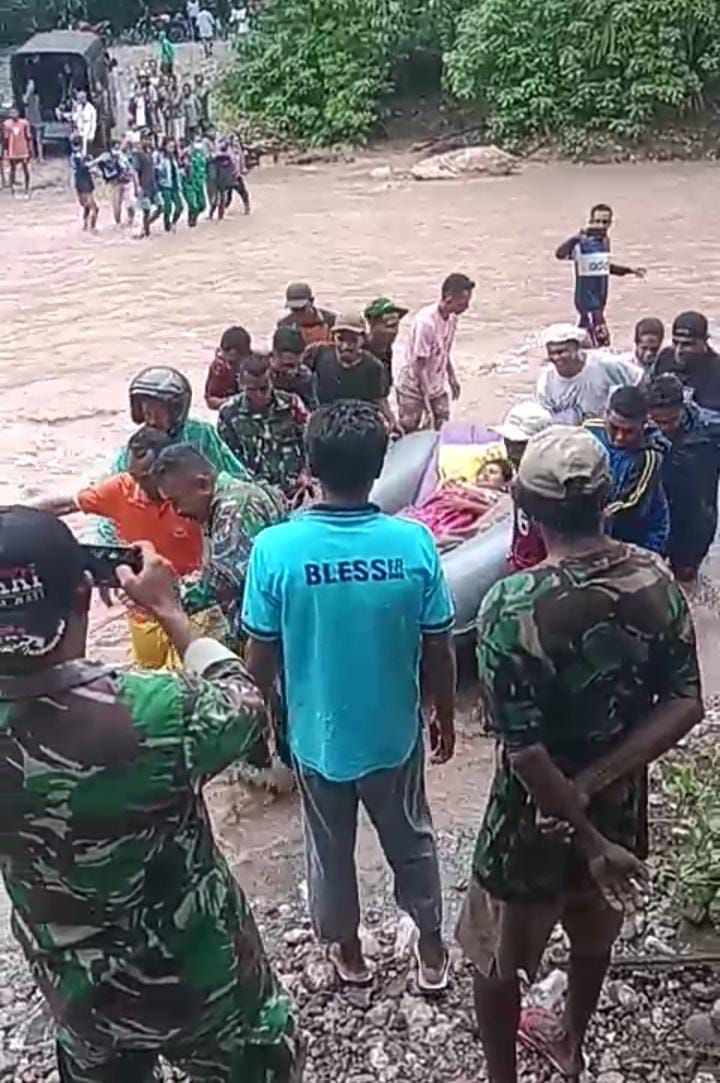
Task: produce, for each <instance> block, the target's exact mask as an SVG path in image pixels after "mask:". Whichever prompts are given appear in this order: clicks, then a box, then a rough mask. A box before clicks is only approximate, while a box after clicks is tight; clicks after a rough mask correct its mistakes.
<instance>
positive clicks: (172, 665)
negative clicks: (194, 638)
mask: <svg viewBox="0 0 720 1083" xmlns="http://www.w3.org/2000/svg"><path fill="white" fill-rule="evenodd" d="M190 623H191V624H192V626H193V628H194V629H195V630H196V631H197V632H199V633H200V635H203V636H211V637H212V638H213V639H220V640H222V641H223V642H225V641H226V640H227V624H226V622H225V618H224V617H223V615H222V613H221V612H220V610H219V609H217V608H214V609H205V610H203V612H202V613H195V614H194V615H193V616H192V617H190ZM129 624H130V650H131V658H132V661H133V663H134V665H136V666H138V668H139V669H180V668H181V666H182V659H181V658H180V656H179V654H178V652H177V651H176V650H175V648H174V647H173V645H172V643H171V642H170V640H169V638H168V636H167V633H166V632H165V631H164V630H163V628H161V626H160V625H159V624H158V622H157V621H156V620H153V619H152V617H146V616H141V615H140V614H136V613H133V615H132V616H131V617H130V620H129Z"/></svg>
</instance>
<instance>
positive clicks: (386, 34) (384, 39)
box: [223, 0, 408, 143]
mask: <svg viewBox="0 0 720 1083" xmlns="http://www.w3.org/2000/svg"><path fill="white" fill-rule="evenodd" d="M406 15H407V7H406V5H405V3H404V2H403V0H271V2H270V3H269V5H268V6H267V7H266V8H265V10H264V11H263V12H262V13H261V14H260V16H259V18H258V20H257V24H256V27H255V29H254V30H253V33H252V34H250V35H248V37H247V39H245V40H243V41H240V42H239V43H238V45H237V57H236V62H235V64H234V66H233V68H232V70H231V71H230V72H229V74H228V76H227V77H226V79H225V82H224V85H223V91H224V95H225V98H226V100H227V101H228V104H230V105H231V106H232V107H234V108H236V109H237V110H238V111H239V112H240V113H242V114H243V115H245V116H248V117H252V118H254V119H256V120H260V121H261V122H263V123H264V124H265V125H266V126H267V128H268V129H270V130H272V131H274V132H277V133H278V134H281V135H290V136H293V137H294V138H297V139H301V140H304V141H307V142H310V143H333V142H337V141H340V140H344V139H349V140H355V139H361V138H362V137H363V136H365V135H366V134H367V132H368V131H369V130H370V129H371V128H372V127H373V125H374V123H375V121H376V120H377V116H378V103H379V101H380V99H381V98H382V96H383V95H384V94H385V93H387V92H388V91H389V90H390V88H391V85H392V81H391V73H392V67H393V60H394V54H395V51H396V49H397V48H398V46H399V45H400V42H401V41H402V40H403V38H404V36H405V33H406V31H407V29H408V27H407V23H406Z"/></svg>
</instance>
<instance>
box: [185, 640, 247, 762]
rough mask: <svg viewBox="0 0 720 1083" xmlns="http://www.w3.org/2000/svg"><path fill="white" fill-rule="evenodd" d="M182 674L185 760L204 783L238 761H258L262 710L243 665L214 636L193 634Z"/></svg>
mask: <svg viewBox="0 0 720 1083" xmlns="http://www.w3.org/2000/svg"><path fill="white" fill-rule="evenodd" d="M184 665H185V673H184V674H183V676H182V678H181V679H182V683H183V693H184V708H183V714H184V718H183V729H184V759H185V764H186V767H187V771H188V774H189V775H190V777H191V778H192V779H194V780H195V781H199V782H205V781H207V780H208V779H210V778H212V777H213V776H214V775H217V774H219V772H220V771H222V770H224V769H225V768H226V767H227V766H229V764H231V763H233V762H234V761H236V760H249V761H251V762H252V761H254V760H257V761H258V762H261V760H262V755H261V750H262V748H263V729H264V723H265V719H266V710H265V706H264V704H263V699H262V696H261V695H260V692H259V691H258V689H257V687H256V685H255V684H254V682H253V681H252V679H251V677H250V675H249V673H248V671H247V669H246V668H245V666H244V665H243V663H242V662H241V661H240V659H239V658H238V657H237V655H235V654H233V653H232V652H231V651H229V650H227V648H225V647H224V646H223V645H222V644H221V643H218V642H217V641H216V640H214V639H197V640H195V641H194V642H193V643H191V644H190V646H189V648H188V649H187V651H186V653H185V659H184Z"/></svg>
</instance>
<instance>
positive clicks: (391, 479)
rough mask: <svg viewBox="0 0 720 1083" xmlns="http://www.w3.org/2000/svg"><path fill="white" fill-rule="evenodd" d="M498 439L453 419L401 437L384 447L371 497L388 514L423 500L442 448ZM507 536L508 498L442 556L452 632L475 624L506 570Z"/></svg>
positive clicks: (436, 476) (435, 481) (458, 632)
mask: <svg viewBox="0 0 720 1083" xmlns="http://www.w3.org/2000/svg"><path fill="white" fill-rule="evenodd" d="M499 440H500V438H499V437H498V435H497V433H494V432H493V431H492V430H491V429H484V428H482V427H480V426H476V425H462V424H454V423H451V424H449V425H446V426H444V427H443V430H442V433H437V432H417V433H413V434H411V435H410V436H405V437H403V438H402V440H398V442H397V443H396V444H393V445H392V446H391V447H390V449H389V450H388V454H387V458H386V459H385V465H384V466H383V470H382V473H381V475H380V477H379V478H378V480H377V481H376V483H375V486H374V488H373V491H372V494H371V499H372V500H373V501H374V502H375V503H376V504H378V505H379V506H380V507H381V508H382V510H383V511H384V512H386V513H387V514H388V515H396V514H397V513H398V512H400V511H402V510H403V509H404V508H408V507H411V506H415V505H417V504H419V503H421V502H422V501H423V500H424V499H425V498H426V497H428V496H429V495H431V493H432V492H433V491H434V490H435V489H436V487H437V485H438V482H439V480H440V477H441V467H440V462H441V457H442V451H443V449H447V448H453V447H456V448H457V447H464V448H467V447H468V446H469V445H473V446H474V447H485V446H486V445H491V444H492V445H498V444H499ZM511 538H512V512H511V506H510V500H509V498H508V499H507V500H506V503H505V507H504V512H503V514H502V516H501V518H500V520H499V521H494V522H493V523H492V525H490V526H488V527H487V529H480V530H479V531H478V533H477V534H476V535H475V536H474V537H471V538H468V539H467V540H466V541H463V542H461V544H459V545H458V546H457V547H456V548H454V549H452V550H450V551H449V552H447V553H445V554H443V557H442V563H443V568H444V570H445V575H446V576H447V580H448V584H449V586H450V590H451V591H452V595H453V598H454V600H455V612H456V624H455V634H456V635H463V634H464V633H466V632H468V631H470V630H471V629H472V628H474V625H475V619H476V617H477V612H478V609H479V608H480V603H481V601H482V599H483V597H484V595H485V594H486V592H487V591H488V590H489V589H490V587H491V586H492V585H493V583H496V582H497V580H498V579H501V578H502V577H503V576H504V575H507V574H508V571H509V568H508V561H507V558H508V553H509V552H510V543H511Z"/></svg>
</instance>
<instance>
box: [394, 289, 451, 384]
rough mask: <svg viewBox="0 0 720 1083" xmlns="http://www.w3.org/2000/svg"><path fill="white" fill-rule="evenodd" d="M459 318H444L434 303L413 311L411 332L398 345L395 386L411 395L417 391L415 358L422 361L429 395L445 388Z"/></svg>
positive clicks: (417, 370)
mask: <svg viewBox="0 0 720 1083" xmlns="http://www.w3.org/2000/svg"><path fill="white" fill-rule="evenodd" d="M457 323H458V318H457V316H455V315H451V316H448V318H447V319H443V317H442V316H441V315H440V311H439V309H438V306H437V302H436V303H435V304H433V305H426V306H425V307H424V308H421V309H420V311H419V312H417V313H416V315H415V317H414V318H413V321H412V324H411V326H410V333H409V335H408V337H407V338H406V339H405V341H404V342H403V343H402V344H401V345H400V346H399V347H398V352H397V378H396V380H395V384H396V387H397V389H398V390H399V391H405V392H407V393H410V394H415V395H417V394H419V393H420V380H419V371H420V366H419V365H418V361H420V360H422V361H424V362H425V364H424V365H423V371H424V373H425V377H426V380H427V389H428V394H429V396H430V398H435V397H436V396H438V395H442V394H443V392H445V391H447V389H448V366H449V364H450V352H451V350H452V345H453V342H454V341H455V332H456V330H457Z"/></svg>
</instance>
